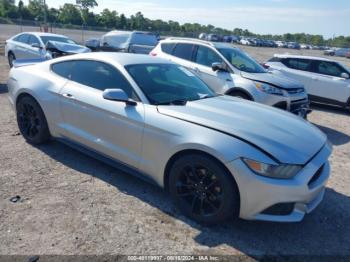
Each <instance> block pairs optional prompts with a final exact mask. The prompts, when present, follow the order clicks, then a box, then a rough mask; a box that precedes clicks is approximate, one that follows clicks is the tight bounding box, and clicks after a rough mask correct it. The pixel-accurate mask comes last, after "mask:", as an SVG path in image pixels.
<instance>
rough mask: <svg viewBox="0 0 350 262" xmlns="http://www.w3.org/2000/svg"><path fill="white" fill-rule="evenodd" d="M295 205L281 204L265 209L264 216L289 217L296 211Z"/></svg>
mask: <svg viewBox="0 0 350 262" xmlns="http://www.w3.org/2000/svg"><path fill="white" fill-rule="evenodd" d="M294 206H295V203H279V204H275V205H273V206H271V207H269V208H267V209H265V210H264V211H263V212H261V213H262V214H265V215H273V216H288V215H290V213H292V212H293V210H294Z"/></svg>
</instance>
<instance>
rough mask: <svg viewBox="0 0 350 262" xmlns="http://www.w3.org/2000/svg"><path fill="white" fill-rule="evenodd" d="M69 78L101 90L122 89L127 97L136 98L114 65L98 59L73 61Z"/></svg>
mask: <svg viewBox="0 0 350 262" xmlns="http://www.w3.org/2000/svg"><path fill="white" fill-rule="evenodd" d="M71 80H72V81H74V82H77V83H79V84H82V85H86V86H89V87H92V88H95V89H98V90H101V91H104V90H105V89H122V90H124V91H125V93H127V94H128V96H129V97H131V98H133V99H137V97H136V94H135V93H134V91H133V88H132V87H131V85H130V83H129V82H128V81H127V80H126V79H125V77H124V76H123V75H122V74H121V73H120V72H119V71H118V70H117V69H115V68H114V67H112V66H110V65H108V64H105V63H102V62H98V61H88V60H86V61H75V62H74V66H73V70H72V76H71Z"/></svg>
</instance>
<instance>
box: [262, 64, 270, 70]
mask: <svg viewBox="0 0 350 262" xmlns="http://www.w3.org/2000/svg"><path fill="white" fill-rule="evenodd" d="M261 65H262V66H263V67H264V68H265V69H269V68H270V66H269V65H267V64H265V63H261Z"/></svg>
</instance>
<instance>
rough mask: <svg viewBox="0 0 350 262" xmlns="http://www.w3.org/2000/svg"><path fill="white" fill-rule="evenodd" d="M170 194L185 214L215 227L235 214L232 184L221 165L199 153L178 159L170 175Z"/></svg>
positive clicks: (236, 205)
mask: <svg viewBox="0 0 350 262" xmlns="http://www.w3.org/2000/svg"><path fill="white" fill-rule="evenodd" d="M169 189H170V193H171V195H172V197H173V199H174V201H175V203H176V204H177V206H178V207H179V209H180V210H181V211H182V212H184V214H185V215H187V216H189V217H190V218H192V219H194V220H196V221H197V222H199V223H203V224H215V223H218V222H221V221H224V220H226V219H228V218H229V217H231V216H234V215H236V216H237V215H238V211H239V194H238V189H237V186H236V183H235V181H234V179H233V177H232V175H231V174H229V173H228V172H227V171H226V170H225V169H224V167H222V165H221V163H219V162H218V161H216V160H215V159H213V158H211V157H209V156H206V155H201V154H198V155H197V154H195V155H187V156H185V157H182V158H180V159H178V160H177V161H176V162H175V163H174V165H173V168H172V170H171V172H170V185H169Z"/></svg>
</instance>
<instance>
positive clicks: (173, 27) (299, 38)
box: [0, 0, 350, 47]
mask: <svg viewBox="0 0 350 262" xmlns="http://www.w3.org/2000/svg"><path fill="white" fill-rule="evenodd" d="M97 5H98V3H97V2H96V0H76V4H68V3H66V4H64V5H63V6H61V7H60V8H59V9H57V8H52V7H51V8H49V7H48V6H47V5H45V6H44V5H43V1H42V0H29V3H28V5H24V3H23V1H22V0H20V1H19V2H18V4H17V5H16V3H15V0H0V19H1V20H0V22H1V21H2V22H3V23H4V22H5V23H6V22H10V20H7V19H20V20H30V21H38V22H44V21H46V22H47V23H49V24H64V25H66V26H69V25H72V26H74V25H75V26H82V25H83V26H86V27H99V28H101V29H102V30H111V29H120V30H142V31H152V32H156V33H159V34H161V35H171V36H184V37H198V35H199V34H200V33H214V34H219V35H237V36H244V37H257V38H262V39H271V40H282V41H288V42H290V41H296V42H299V43H306V44H311V45H318V46H324V45H328V46H336V47H350V36H337V37H334V38H331V39H325V38H324V37H323V36H322V35H313V34H305V33H296V34H291V33H286V34H283V35H272V34H267V35H259V34H255V33H252V32H250V31H249V30H247V29H241V28H235V29H233V30H228V29H224V28H220V27H215V26H213V25H210V24H209V25H201V24H198V23H185V24H180V23H179V22H176V21H171V20H170V21H163V20H161V19H156V20H151V19H148V18H146V17H144V15H143V14H142V13H141V12H137V13H136V14H134V15H131V16H130V17H127V16H125V15H124V14H119V13H117V12H116V11H114V10H109V9H108V8H105V9H104V10H103V11H102V12H100V13H99V14H96V13H94V12H92V11H91V9H92V8H94V7H96V6H97Z"/></svg>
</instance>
